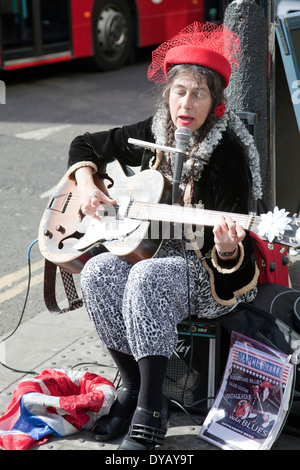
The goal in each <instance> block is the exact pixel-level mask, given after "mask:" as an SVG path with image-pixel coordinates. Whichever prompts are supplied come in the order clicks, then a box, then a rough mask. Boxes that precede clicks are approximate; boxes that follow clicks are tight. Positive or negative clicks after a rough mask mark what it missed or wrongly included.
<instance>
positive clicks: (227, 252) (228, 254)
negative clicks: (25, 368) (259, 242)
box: [218, 246, 238, 258]
mask: <svg viewBox="0 0 300 470" xmlns="http://www.w3.org/2000/svg"><path fill="white" fill-rule="evenodd" d="M237 249H238V247H237V246H236V247H235V249H234V250H233V251H225V253H218V255H219V256H221V257H224V258H227V257H229V256H233V255H234V253H235V252H236V250H237Z"/></svg>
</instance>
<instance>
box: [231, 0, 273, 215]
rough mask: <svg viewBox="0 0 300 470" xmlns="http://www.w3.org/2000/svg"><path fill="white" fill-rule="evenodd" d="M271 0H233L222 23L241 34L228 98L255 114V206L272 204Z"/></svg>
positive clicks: (238, 107)
mask: <svg viewBox="0 0 300 470" xmlns="http://www.w3.org/2000/svg"><path fill="white" fill-rule="evenodd" d="M274 3H275V1H274V0H261V1H259V0H258V1H256V2H255V1H254V0H252V1H251V0H235V1H233V2H231V3H229V4H228V5H227V7H226V10H225V15H224V23H225V24H226V25H227V26H228V27H229V28H230V29H232V30H233V31H234V32H235V33H237V34H238V35H239V37H240V42H241V50H242V56H241V60H240V67H239V68H238V69H236V70H233V71H232V76H231V81H230V85H229V87H228V90H227V98H228V103H229V105H230V107H231V108H232V109H233V110H235V111H242V112H243V114H245V113H246V112H250V113H252V114H251V115H252V116H253V115H256V145H257V148H258V151H259V153H260V157H261V173H262V181H263V199H262V204H259V206H258V210H259V211H263V212H264V211H265V210H270V209H271V210H272V209H273V208H274V205H275V194H276V189H275V149H274V90H273V86H274V78H273V74H274V71H273V67H274V63H273V62H274V42H275V28H274V18H275V13H274V7H275V5H274Z"/></svg>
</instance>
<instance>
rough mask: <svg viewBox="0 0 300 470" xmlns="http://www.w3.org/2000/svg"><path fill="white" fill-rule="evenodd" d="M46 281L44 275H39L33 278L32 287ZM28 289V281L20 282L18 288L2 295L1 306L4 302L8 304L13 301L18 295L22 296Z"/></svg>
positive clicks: (13, 288) (0, 295) (0, 296)
mask: <svg viewBox="0 0 300 470" xmlns="http://www.w3.org/2000/svg"><path fill="white" fill-rule="evenodd" d="M43 280H44V273H41V274H37V275H36V276H34V277H32V278H31V280H30V286H31V287H33V286H36V285H37V284H40V283H41V282H43ZM27 287H28V280H26V281H23V282H20V283H19V284H17V285H16V286H14V287H12V288H11V289H8V290H7V291H5V292H3V293H2V294H1V293H0V304H2V303H3V302H6V301H7V300H11V299H13V298H14V297H16V296H17V295H19V294H21V293H22V292H24V291H25V290H26V289H27Z"/></svg>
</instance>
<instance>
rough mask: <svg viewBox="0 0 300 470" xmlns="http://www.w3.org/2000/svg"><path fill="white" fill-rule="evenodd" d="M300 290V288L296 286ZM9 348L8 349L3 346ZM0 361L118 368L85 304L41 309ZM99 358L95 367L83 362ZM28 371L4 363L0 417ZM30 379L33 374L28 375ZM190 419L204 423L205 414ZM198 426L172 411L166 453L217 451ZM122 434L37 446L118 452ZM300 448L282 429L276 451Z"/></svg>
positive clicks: (110, 375)
mask: <svg viewBox="0 0 300 470" xmlns="http://www.w3.org/2000/svg"><path fill="white" fill-rule="evenodd" d="M296 288H298V286H297V287H296ZM0 339H1V338H0ZM4 346H5V347H4ZM0 360H1V361H2V362H4V363H6V364H7V365H9V366H10V367H14V368H16V369H19V370H26V371H35V372H36V374H35V375H39V374H40V373H41V372H42V371H43V370H44V369H46V368H57V369H70V368H75V367H76V369H77V370H79V369H81V370H89V371H90V372H94V373H96V374H98V375H100V376H103V377H105V378H107V379H108V380H111V381H112V382H113V381H114V379H115V376H116V369H115V368H114V364H113V362H112V360H111V358H110V355H109V354H108V353H107V351H106V350H105V348H104V346H102V344H101V343H100V341H99V339H98V337H97V334H96V333H95V331H94V328H93V326H92V324H91V323H90V321H89V319H88V316H87V313H86V312H85V310H84V309H83V308H80V309H78V310H75V311H74V312H69V313H65V314H62V315H58V316H52V315H51V314H50V313H49V312H48V311H45V312H42V313H41V314H39V315H38V316H37V317H35V318H34V319H32V320H29V321H27V322H25V323H24V324H21V326H20V327H19V329H18V330H17V331H16V333H15V334H14V335H13V336H12V337H11V338H9V339H8V340H7V341H5V343H3V344H1V345H0ZM88 362H93V363H94V362H97V365H88V364H84V365H81V366H79V364H80V363H88ZM25 376H26V374H24V373H20V372H13V371H10V370H8V369H6V368H4V367H3V366H1V365H0V415H2V414H3V413H4V412H5V411H6V409H7V406H8V405H9V403H10V401H11V398H12V394H13V392H14V390H15V388H16V386H17V384H18V383H19V381H20V380H21V379H23V378H24V377H25ZM28 377H32V375H30V376H28ZM192 417H193V418H194V419H195V420H197V421H196V422H200V421H201V416H199V415H195V414H193V415H192ZM199 430H200V425H198V424H195V422H194V421H193V420H192V418H191V417H189V416H187V415H186V414H185V413H184V412H182V411H177V410H172V411H171V422H170V428H169V430H168V433H167V436H166V440H165V443H164V445H163V447H161V448H159V449H160V450H164V451H168V450H170V451H185V450H194V451H197V450H218V449H217V448H216V447H214V446H212V445H210V444H208V443H206V442H205V441H202V440H200V439H198V438H197V436H198V434H199ZM120 441H121V438H119V439H115V440H114V441H111V442H109V443H105V444H104V443H99V442H97V441H95V440H94V439H93V436H92V433H91V432H90V431H83V432H81V433H78V434H74V435H72V436H69V437H67V438H60V439H58V438H52V439H51V440H50V441H48V443H46V444H44V445H42V446H38V447H36V448H34V450H39V451H41V450H107V451H111V450H115V449H117V447H118V445H119V442H120ZM287 449H289V450H300V437H293V436H289V435H287V434H284V433H282V434H281V435H280V437H279V439H278V440H277V442H276V443H275V444H274V446H273V448H272V450H287Z"/></svg>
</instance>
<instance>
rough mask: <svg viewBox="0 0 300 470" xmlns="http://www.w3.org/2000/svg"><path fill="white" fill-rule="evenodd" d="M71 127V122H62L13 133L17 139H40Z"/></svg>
mask: <svg viewBox="0 0 300 470" xmlns="http://www.w3.org/2000/svg"><path fill="white" fill-rule="evenodd" d="M69 127H71V124H64V125H61V126H54V127H43V128H41V129H34V130H32V131H27V132H21V133H19V134H15V137H18V138H19V139H25V140H42V139H45V138H46V137H49V136H50V135H52V134H55V132H60V131H63V130H65V129H68V128H69Z"/></svg>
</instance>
